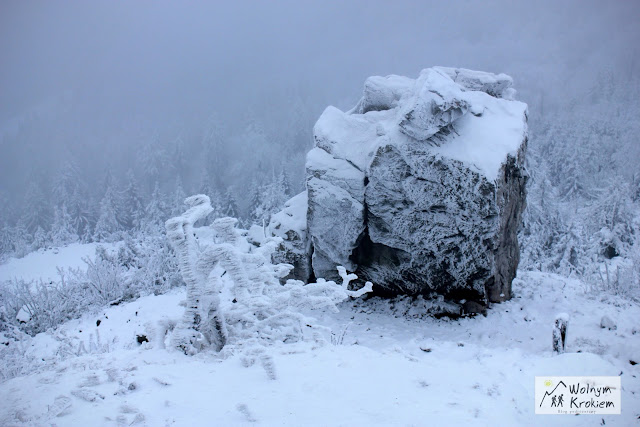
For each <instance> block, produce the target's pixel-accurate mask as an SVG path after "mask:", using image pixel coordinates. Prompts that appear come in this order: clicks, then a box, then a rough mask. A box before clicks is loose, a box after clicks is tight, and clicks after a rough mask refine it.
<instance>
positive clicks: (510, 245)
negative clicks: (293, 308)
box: [299, 67, 527, 304]
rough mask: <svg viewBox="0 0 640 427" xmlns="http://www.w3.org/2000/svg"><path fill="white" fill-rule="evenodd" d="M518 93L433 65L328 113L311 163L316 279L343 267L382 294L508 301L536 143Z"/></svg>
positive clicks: (493, 78)
mask: <svg viewBox="0 0 640 427" xmlns="http://www.w3.org/2000/svg"><path fill="white" fill-rule="evenodd" d="M511 85H512V80H511V78H510V77H509V76H506V75H504V74H500V75H495V74H491V73H484V72H479V71H471V70H464V69H453V68H444V67H434V68H430V69H426V70H423V71H422V72H421V73H420V76H419V77H418V78H417V79H415V80H414V79H409V78H406V77H399V76H388V77H371V78H369V79H367V81H366V82H365V89H364V94H363V97H362V99H361V100H360V101H359V102H358V104H357V105H356V107H354V108H353V109H352V110H351V111H349V112H346V113H345V112H342V111H340V110H338V109H336V108H334V107H328V108H327V109H326V110H325V111H324V113H323V114H322V116H321V117H320V119H319V120H318V122H317V123H316V125H315V127H314V137H315V148H313V149H312V150H311V151H310V152H309V154H308V157H307V194H308V201H307V203H308V204H307V210H306V220H307V223H306V226H307V227H306V232H307V239H308V242H309V243H310V245H309V247H308V248H309V251H308V252H307V253H306V257H307V258H306V259H311V268H312V270H313V275H314V276H315V277H325V278H327V279H336V277H334V276H335V273H334V272H335V271H336V270H335V266H336V265H343V266H345V267H346V268H347V269H348V270H351V271H355V272H356V274H358V276H359V277H360V278H361V279H363V280H370V281H372V282H373V283H374V290H375V291H376V292H377V293H379V294H386V295H395V294H409V295H433V294H438V295H443V296H444V297H445V298H448V299H451V300H467V301H478V302H480V303H482V304H485V303H487V302H499V301H504V300H507V299H509V298H510V297H511V282H512V280H513V278H514V277H515V274H516V269H517V266H518V262H519V248H518V241H517V231H518V227H519V225H520V223H521V215H522V211H523V209H524V206H525V194H526V192H525V183H526V173H525V170H524V154H525V151H526V144H527V123H526V122H527V106H526V104H524V103H521V102H518V101H515V100H513V95H514V92H515V91H514V90H513V89H511ZM300 210H302V209H300ZM301 275H304V272H302V274H301ZM299 276H300V275H299Z"/></svg>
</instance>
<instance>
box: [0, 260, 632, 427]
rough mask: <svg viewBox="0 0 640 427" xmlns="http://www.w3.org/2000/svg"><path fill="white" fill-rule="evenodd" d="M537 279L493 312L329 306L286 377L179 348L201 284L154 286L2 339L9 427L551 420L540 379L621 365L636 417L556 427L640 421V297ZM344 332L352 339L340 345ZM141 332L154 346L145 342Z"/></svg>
mask: <svg viewBox="0 0 640 427" xmlns="http://www.w3.org/2000/svg"><path fill="white" fill-rule="evenodd" d="M11 262H13V261H11ZM225 277H226V276H225ZM522 279H523V280H516V281H515V283H514V290H515V292H516V294H517V296H516V297H515V298H513V299H512V300H511V301H508V302H506V303H505V304H500V305H499V306H496V307H494V309H492V310H490V311H489V312H488V314H487V317H486V318H485V317H482V316H480V317H476V318H473V319H460V320H459V321H455V322H452V321H448V320H442V319H441V320H438V319H434V318H432V317H428V316H426V315H425V313H424V310H423V309H422V308H421V307H418V306H417V305H416V304H415V303H414V302H411V298H408V297H398V298H397V299H394V300H391V301H390V300H383V299H381V298H371V299H369V300H366V301H364V300H356V301H350V302H344V303H343V304H341V305H340V312H339V313H334V312H327V313H326V314H322V315H321V316H319V317H318V321H317V322H318V324H320V325H323V326H324V327H325V329H326V331H327V332H326V340H327V341H325V343H324V344H321V343H316V342H299V343H294V344H286V343H280V344H275V345H273V346H272V347H270V348H268V349H267V353H266V354H267V355H269V356H271V369H272V370H273V371H274V372H275V373H276V374H277V376H276V379H275V380H269V379H268V378H267V377H265V372H264V369H263V368H262V367H261V366H260V364H261V362H260V360H258V361H257V362H258V363H256V365H254V366H253V367H250V368H245V367H243V360H242V355H240V354H236V355H230V356H228V357H223V355H222V354H219V353H205V354H200V355H196V356H193V357H192V356H186V355H184V354H183V353H182V352H180V351H177V350H175V349H174V348H172V346H171V345H170V343H171V340H172V338H171V335H172V334H173V332H174V330H173V327H172V325H175V324H176V323H177V322H179V321H180V319H181V316H182V313H183V311H184V307H183V306H181V305H180V302H181V301H183V300H184V299H185V298H186V292H185V290H184V288H179V289H174V290H172V291H170V292H169V293H167V294H165V295H148V296H145V297H142V298H140V299H138V300H136V301H132V302H127V303H123V304H121V305H118V306H113V307H108V308H105V309H103V310H100V311H98V312H95V313H86V314H85V315H84V316H83V317H82V318H81V319H76V320H71V321H69V322H67V323H65V324H63V325H61V326H60V327H58V328H55V329H51V330H49V331H47V332H43V333H40V334H38V335H36V336H35V337H24V340H23V341H19V342H16V341H12V340H9V341H4V340H3V341H2V343H3V344H4V345H0V374H2V375H1V376H0V401H2V402H3V404H2V405H0V424H1V425H7V426H22V425H26V426H35V425H53V424H55V425H58V426H79V425H87V426H88V425H133V426H135V425H150V426H163V425H188V426H206V425H224V426H227V425H247V424H249V423H252V424H255V425H266V426H271V425H285V426H288V425H291V426H299V425H309V426H313V425H344V424H345V423H347V424H349V425H381V426H382V425H385V426H386V425H424V424H433V425H478V426H486V425H539V424H540V418H539V417H540V416H539V415H538V416H537V415H535V413H534V387H533V385H534V381H533V378H534V377H535V376H536V375H578V376H579V375H620V376H621V377H622V384H623V391H622V393H623V394H622V399H623V400H622V414H621V415H603V416H597V417H591V416H586V415H581V416H570V415H567V416H555V417H545V419H544V424H545V425H549V426H556V425H557V426H597V425H602V424H606V425H635V424H636V423H637V417H638V416H640V380H639V378H640V365H638V364H636V365H632V364H630V362H629V361H630V360H634V361H638V360H639V359H640V357H639V356H638V355H639V354H640V353H639V352H640V341H639V340H637V339H635V337H636V336H637V335H632V334H633V331H634V330H637V329H638V324H637V319H639V318H640V307H638V305H637V303H634V302H632V301H629V300H628V299H624V298H617V297H610V296H609V297H606V296H605V295H598V296H597V298H594V295H593V294H591V293H589V292H587V291H586V290H587V289H588V287H587V286H586V285H585V284H584V283H581V282H579V281H577V280H572V279H566V278H562V277H559V276H556V275H550V274H542V273H529V272H523V273H522ZM425 302H426V301H425ZM563 311H564V312H567V313H568V314H569V315H570V316H571V319H572V324H571V328H572V331H571V333H570V335H569V336H568V337H567V346H566V352H565V353H564V354H561V355H555V354H554V353H553V352H552V351H551V348H550V345H549V344H550V343H549V334H550V332H551V325H552V323H553V320H554V318H555V317H554V316H555V315H556V313H558V312H563ZM603 314H606V315H608V316H610V317H612V318H616V319H619V323H618V329H617V330H615V331H609V330H606V329H601V328H600V327H599V320H600V316H602V315H603ZM96 320H101V323H100V325H99V326H96ZM496 325H498V327H497V326H496ZM504 325H508V330H507V329H505V328H504V327H503V326H504ZM345 326H348V328H346V329H345ZM330 331H333V332H334V334H335V335H338V334H339V337H341V342H337V341H336V342H335V345H331V344H329V343H328V340H329V338H330V335H331V334H330ZM140 335H145V336H147V337H148V338H149V342H144V343H142V344H139V343H138V342H137V340H136V336H140ZM7 344H8V345H7Z"/></svg>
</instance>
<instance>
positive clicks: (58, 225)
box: [51, 203, 79, 246]
mask: <svg viewBox="0 0 640 427" xmlns="http://www.w3.org/2000/svg"><path fill="white" fill-rule="evenodd" d="M78 239H79V237H78V235H77V234H76V231H75V227H74V225H73V220H72V218H71V215H69V212H68V211H67V206H66V205H65V204H64V203H63V204H62V206H60V207H56V208H55V211H54V214H53V225H52V226H51V241H52V243H53V244H54V245H55V246H62V245H66V244H69V243H73V242H77V241H78Z"/></svg>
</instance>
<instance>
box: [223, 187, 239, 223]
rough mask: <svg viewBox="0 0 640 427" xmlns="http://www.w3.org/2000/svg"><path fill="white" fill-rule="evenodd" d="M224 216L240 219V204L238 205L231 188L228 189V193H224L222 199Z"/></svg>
mask: <svg viewBox="0 0 640 427" xmlns="http://www.w3.org/2000/svg"><path fill="white" fill-rule="evenodd" d="M221 213H222V216H228V217H231V218H238V216H239V211H238V204H237V203H236V198H235V196H234V195H233V192H232V191H231V188H227V191H226V192H225V193H224V197H223V199H222V212H221Z"/></svg>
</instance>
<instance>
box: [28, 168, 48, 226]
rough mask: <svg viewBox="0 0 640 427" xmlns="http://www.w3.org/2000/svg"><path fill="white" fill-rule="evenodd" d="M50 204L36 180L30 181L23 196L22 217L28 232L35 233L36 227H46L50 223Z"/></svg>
mask: <svg viewBox="0 0 640 427" xmlns="http://www.w3.org/2000/svg"><path fill="white" fill-rule="evenodd" d="M50 208H51V206H50V205H49V200H48V198H47V197H46V196H45V193H44V191H43V190H42V188H41V187H40V185H39V184H38V182H37V180H33V181H31V183H30V184H29V188H28V189H27V192H26V193H25V196H24V208H23V214H22V218H23V219H24V224H25V227H26V229H27V232H29V233H35V232H36V230H37V229H38V227H40V228H42V229H43V230H46V229H48V227H49V226H50V224H51V209H50Z"/></svg>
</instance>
